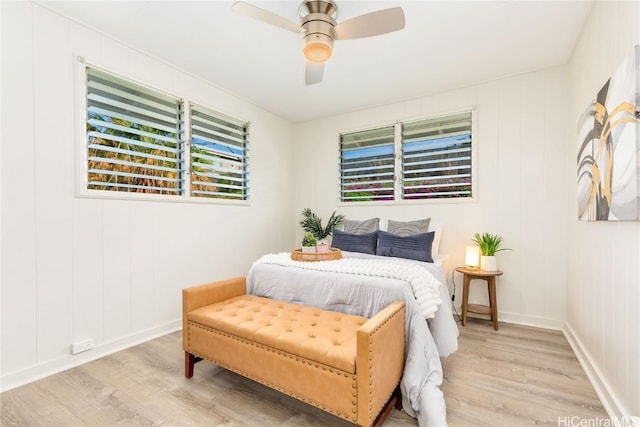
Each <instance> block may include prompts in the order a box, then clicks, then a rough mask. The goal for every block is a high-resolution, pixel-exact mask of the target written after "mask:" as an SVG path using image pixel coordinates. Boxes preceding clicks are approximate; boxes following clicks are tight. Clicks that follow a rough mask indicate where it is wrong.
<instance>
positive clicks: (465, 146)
mask: <svg viewBox="0 0 640 427" xmlns="http://www.w3.org/2000/svg"><path fill="white" fill-rule="evenodd" d="M401 127H402V198H403V199H432V198H440V199H442V198H452V197H471V195H472V192H471V112H470V111H469V112H465V113H460V114H453V115H450V116H445V117H437V118H432V119H426V120H420V121H416V122H411V123H402V124H401Z"/></svg>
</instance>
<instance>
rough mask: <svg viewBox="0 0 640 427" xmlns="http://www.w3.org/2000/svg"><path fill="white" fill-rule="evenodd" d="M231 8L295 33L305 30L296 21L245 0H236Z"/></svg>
mask: <svg viewBox="0 0 640 427" xmlns="http://www.w3.org/2000/svg"><path fill="white" fill-rule="evenodd" d="M231 9H233V11H234V12H238V13H241V14H243V15H246V16H248V17H250V18H253V19H257V20H258V21H262V22H266V23H267V24H271V25H275V26H276V27H280V28H284V29H285V30H289V31H293V32H295V33H302V32H303V31H304V29H303V28H302V27H301V26H300V25H298V24H296V23H295V22H292V21H289V20H288V19H286V18H283V17H282V16H280V15H276V14H275V13H272V12H269V11H268V10H265V9H261V8H259V7H257V6H254V5H252V4H249V3H245V2H243V1H237V2H235V3H234V4H233V6H231Z"/></svg>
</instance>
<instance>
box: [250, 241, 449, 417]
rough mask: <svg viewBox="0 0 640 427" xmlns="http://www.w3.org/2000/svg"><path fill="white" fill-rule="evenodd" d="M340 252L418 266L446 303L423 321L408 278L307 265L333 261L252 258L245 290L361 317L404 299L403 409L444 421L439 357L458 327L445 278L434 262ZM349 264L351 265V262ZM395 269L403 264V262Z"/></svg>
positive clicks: (390, 268) (349, 255)
mask: <svg viewBox="0 0 640 427" xmlns="http://www.w3.org/2000/svg"><path fill="white" fill-rule="evenodd" d="M343 255H344V258H343V259H348V258H351V257H357V258H366V259H368V260H369V261H368V263H369V264H370V263H371V260H373V261H375V262H380V263H387V262H389V261H390V260H396V261H400V262H399V264H398V265H404V267H405V268H406V269H407V270H411V271H414V270H415V271H416V272H417V271H422V272H424V273H425V276H431V277H433V278H434V279H435V280H436V281H437V282H438V284H439V286H437V288H438V291H439V293H440V295H439V298H438V297H436V298H437V299H440V300H441V301H444V302H445V303H444V304H440V305H439V306H438V307H439V309H438V310H437V312H435V317H433V318H432V319H429V320H428V322H429V323H428V324H427V321H425V318H424V317H423V314H422V312H423V310H422V309H421V307H420V305H419V304H418V302H417V300H416V297H415V295H414V292H413V286H412V284H411V282H410V281H407V280H405V279H402V278H396V277H379V276H375V275H369V274H362V273H347V272H336V271H322V270H323V269H324V267H310V266H311V265H314V264H320V265H327V264H332V263H336V262H338V261H329V262H323V263H303V262H294V261H291V262H283V263H284V264H287V265H279V263H278V262H276V261H274V262H256V263H254V265H253V266H252V268H251V270H250V271H249V274H248V276H247V292H248V293H251V294H255V295H258V296H264V297H268V298H273V299H277V300H282V301H289V302H294V303H300V304H304V305H308V306H314V307H319V308H323V309H328V310H334V311H340V312H343V313H348V314H357V315H360V316H365V317H372V316H373V315H375V314H376V313H378V312H379V311H380V310H382V309H383V308H384V307H386V306H387V305H388V304H390V303H391V302H393V301H404V302H405V305H406V324H405V336H406V348H405V357H406V358H405V367H404V372H403V376H402V380H401V383H400V388H401V390H402V403H403V407H404V410H405V411H406V412H407V413H408V414H409V415H411V416H413V417H415V418H417V419H418V424H419V425H420V426H443V425H446V406H445V402H444V396H443V395H442V392H441V391H440V385H441V384H442V365H441V364H440V357H446V356H448V355H449V354H451V353H453V352H455V351H456V350H457V346H458V342H457V337H458V328H457V325H456V324H455V321H454V319H453V316H452V314H451V307H450V304H449V303H448V301H449V300H450V299H449V295H448V292H447V289H446V286H443V285H442V284H443V283H444V280H443V277H442V273H441V271H440V268H439V266H438V265H437V264H430V263H422V262H418V261H416V262H413V261H406V260H399V259H395V258H387V257H377V256H375V255H367V256H363V255H362V254H353V253H349V252H344V253H343ZM276 258H277V256H274V257H272V258H266V259H263V261H265V260H266V261H270V260H271V261H273V260H275V259H276ZM391 262H393V261H391ZM297 264H300V265H297ZM349 264H350V266H353V265H355V263H349ZM363 265H365V264H364V263H363ZM409 265H412V266H411V267H410V266H409ZM413 265H418V266H420V268H421V269H420V270H417V269H414V267H413ZM348 268H351V267H348ZM362 268H363V269H365V268H364V267H362ZM398 268H399V269H402V267H398ZM332 269H333V268H332ZM395 269H397V268H396V267H389V268H387V269H383V270H385V271H390V270H395ZM367 270H371V269H367ZM428 281H430V280H428ZM426 286H433V285H426ZM427 293H429V292H427Z"/></svg>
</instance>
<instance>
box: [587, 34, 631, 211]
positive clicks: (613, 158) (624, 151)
mask: <svg viewBox="0 0 640 427" xmlns="http://www.w3.org/2000/svg"><path fill="white" fill-rule="evenodd" d="M639 161H640V45H638V46H635V47H634V49H633V51H632V52H631V54H630V55H629V56H627V58H626V59H625V60H624V61H623V62H622V63H621V64H620V65H619V66H618V68H617V69H616V70H615V72H614V73H613V75H612V76H611V78H610V79H609V80H608V81H607V82H606V83H605V85H604V86H603V87H602V89H600V91H599V92H598V93H597V95H596V99H595V100H594V101H593V102H592V103H591V104H590V105H589V106H588V107H587V109H586V110H585V112H584V113H583V114H582V115H581V116H580V119H579V121H578V218H579V219H581V220H585V221H629V220H631V221H635V220H638V219H640V165H639V163H638V162H639Z"/></svg>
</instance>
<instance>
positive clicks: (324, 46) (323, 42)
mask: <svg viewBox="0 0 640 427" xmlns="http://www.w3.org/2000/svg"><path fill="white" fill-rule="evenodd" d="M303 52H304V56H305V58H307V60H308V61H311V62H325V61H327V60H328V59H329V58H331V54H332V53H333V39H332V38H331V37H329V36H327V35H325V34H313V35H311V36H309V37H307V38H305V44H304V48H303Z"/></svg>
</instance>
